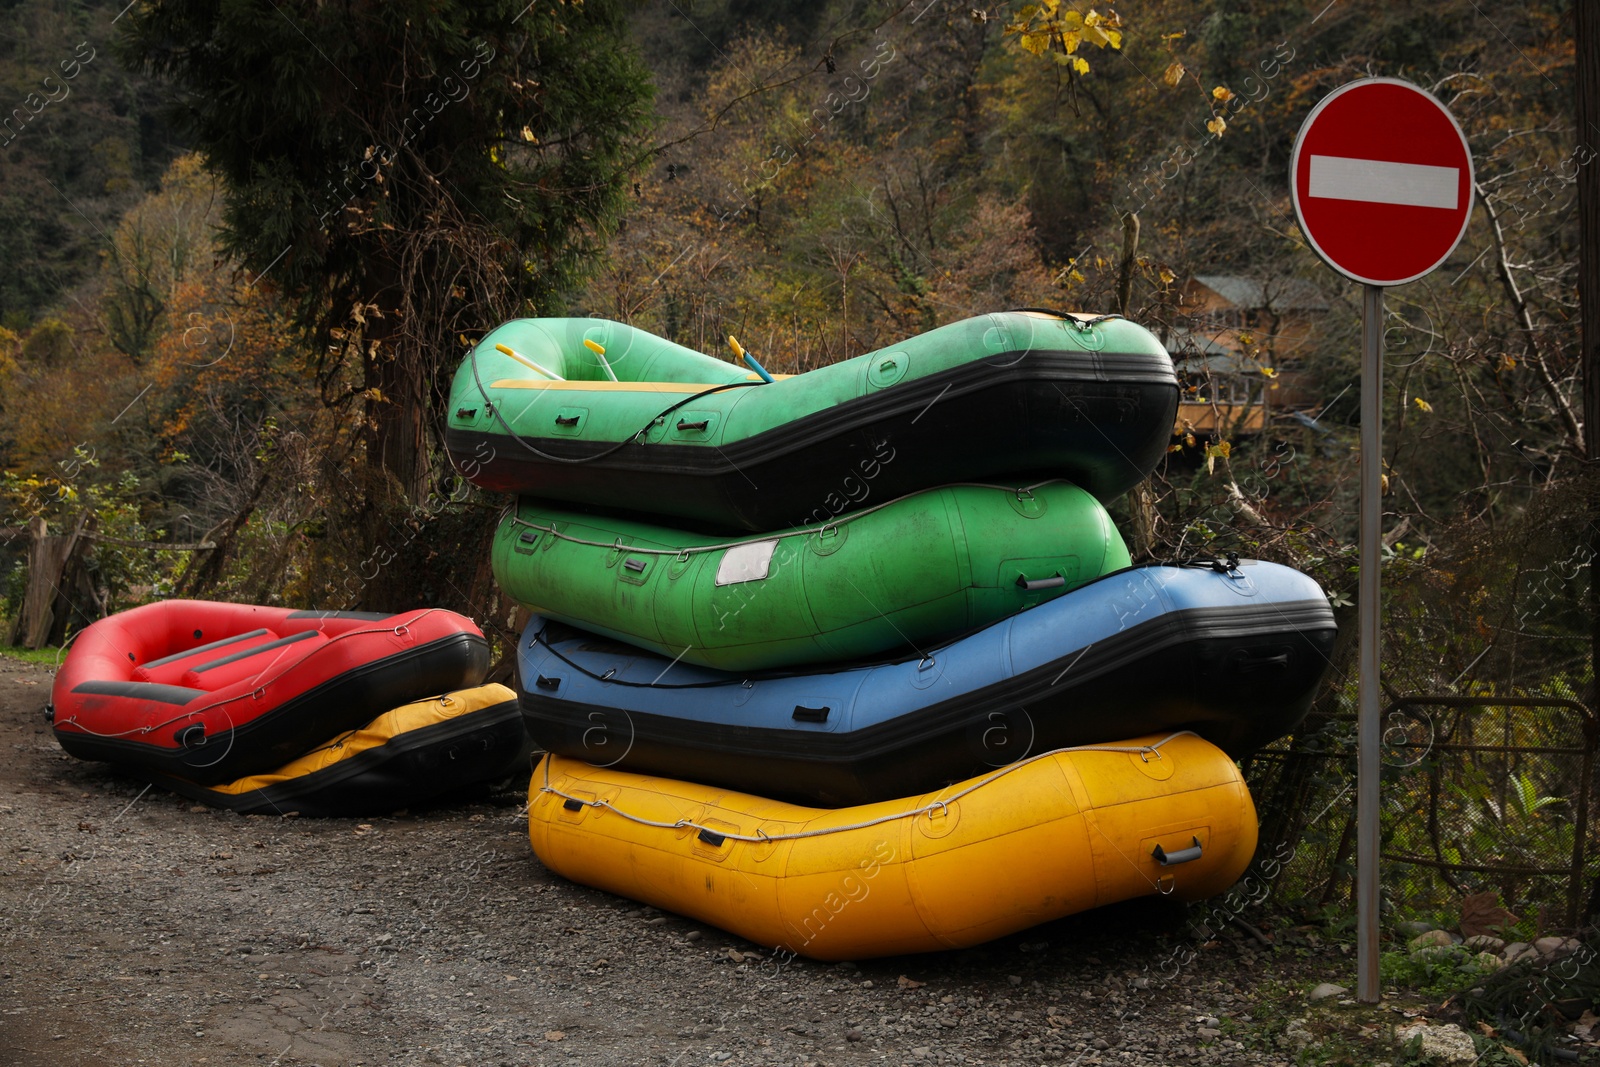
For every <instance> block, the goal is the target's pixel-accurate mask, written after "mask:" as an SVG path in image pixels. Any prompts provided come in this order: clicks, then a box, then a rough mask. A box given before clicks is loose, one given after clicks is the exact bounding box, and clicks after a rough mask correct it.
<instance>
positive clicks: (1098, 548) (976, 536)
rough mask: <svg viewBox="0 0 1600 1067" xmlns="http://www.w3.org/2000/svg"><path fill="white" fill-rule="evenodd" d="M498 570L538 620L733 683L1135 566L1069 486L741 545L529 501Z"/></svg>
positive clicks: (966, 492)
mask: <svg viewBox="0 0 1600 1067" xmlns="http://www.w3.org/2000/svg"><path fill="white" fill-rule="evenodd" d="M492 558H493V565H494V574H495V577H496V578H497V579H498V580H499V582H500V587H501V588H502V589H503V590H505V592H506V593H507V594H508V595H509V596H511V597H512V598H513V599H514V600H517V601H519V602H521V603H522V604H525V605H526V606H528V607H529V608H532V609H533V610H534V611H535V612H537V613H538V614H540V615H544V616H546V617H549V618H554V619H559V620H561V621H563V622H567V623H569V624H571V625H574V626H579V627H582V628H583V629H585V630H590V631H594V632H597V633H601V634H605V635H607V636H609V637H613V638H617V639H619V640H622V641H626V642H628V643H630V644H633V645H639V646H642V647H644V648H647V649H651V650H653V651H655V652H659V653H661V654H662V655H665V656H668V657H671V658H673V659H675V660H677V661H680V662H684V663H692V664H697V665H700V666H705V667H716V668H720V669H722V670H729V671H744V670H760V669H763V668H771V667H790V666H794V665H797V664H803V663H819V662H827V661H837V660H853V659H858V658H860V657H862V656H867V655H871V654H873V653H877V652H884V651H887V650H890V649H907V648H909V649H912V650H915V649H917V648H920V647H925V646H926V645H928V644H931V643H932V642H935V641H938V640H940V639H943V638H946V637H949V636H952V635H955V634H959V633H962V632H964V631H967V630H973V629H977V628H979V627H983V626H987V625H989V624H990V623H993V622H997V621H999V620H1000V619H1004V618H1006V617H1007V616H1010V615H1013V614H1015V613H1016V612H1018V611H1021V610H1023V609H1025V608H1029V607H1032V606H1034V605H1035V604H1039V603H1042V602H1044V601H1046V600H1051V599H1053V598H1055V597H1058V596H1060V595H1061V594H1063V593H1066V592H1068V591H1069V590H1071V589H1074V588H1076V587H1077V586H1079V585H1082V584H1084V583H1085V582H1089V581H1092V580H1094V579H1096V578H1098V577H1100V576H1101V575H1103V574H1107V573H1109V572H1111V571H1115V570H1120V569H1122V568H1124V567H1127V566H1128V565H1129V564H1130V560H1129V558H1128V549H1127V546H1126V545H1125V544H1124V543H1123V541H1122V537H1121V535H1119V534H1118V533H1117V530H1116V528H1115V527H1114V526H1113V525H1112V523H1111V519H1110V517H1109V516H1108V515H1107V514H1106V511H1105V509H1104V508H1103V507H1101V506H1100V503H1099V502H1098V501H1096V500H1095V499H1094V497H1092V496H1090V495H1089V494H1088V493H1086V492H1084V491H1083V490H1082V489H1079V488H1078V487H1077V486H1074V485H1072V484H1070V483H1068V482H1063V481H1052V482H1046V483H1042V484H1039V485H1033V486H1029V487H1026V488H1015V487H1002V486H986V485H952V486H946V487H943V488H940V489H930V490H925V491H923V492H920V493H916V494H914V495H912V496H908V497H903V498H901V499H899V500H894V501H890V502H887V503H884V504H881V505H878V506H875V507H868V508H865V509H863V510H861V511H857V512H854V513H852V514H849V515H845V516H842V517H841V518H839V519H837V520H835V521H831V522H827V523H823V524H820V525H813V526H807V527H802V528H800V529H794V530H789V531H786V532H783V533H774V534H769V535H767V536H763V537H751V538H745V539H741V540H729V539H726V538H721V539H719V538H715V537H706V536H699V535H695V534H690V533H683V532H679V531H676V530H670V529H666V528H663V527H660V526H651V525H646V524H644V523H639V522H631V521H628V520H624V519H608V518H603V517H597V516H591V515H585V514H581V513H579V512H575V511H571V510H565V509H562V508H560V507H559V506H557V505H551V504H547V503H544V502H542V501H537V500H532V499H527V498H524V499H522V500H519V501H518V502H517V504H516V506H515V507H514V508H511V509H508V510H507V512H506V514H505V516H504V517H503V518H502V519H501V522H500V526H499V528H498V530H496V533H495V540H494V548H493V557H492Z"/></svg>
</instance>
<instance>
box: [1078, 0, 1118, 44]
mask: <svg viewBox="0 0 1600 1067" xmlns="http://www.w3.org/2000/svg"><path fill="white" fill-rule="evenodd" d="M1117 25H1118V22H1117V15H1116V12H1112V13H1111V14H1110V15H1102V14H1100V12H1098V11H1096V10H1095V9H1094V8H1090V9H1089V13H1088V14H1087V15H1085V16H1083V26H1084V29H1085V30H1087V31H1088V32H1089V40H1090V41H1091V42H1093V43H1094V44H1095V45H1097V46H1098V47H1100V48H1104V47H1106V46H1107V45H1110V46H1111V47H1112V48H1121V47H1122V34H1120V33H1118V32H1117V31H1116V30H1115V29H1113V28H1112V27H1114V26H1117Z"/></svg>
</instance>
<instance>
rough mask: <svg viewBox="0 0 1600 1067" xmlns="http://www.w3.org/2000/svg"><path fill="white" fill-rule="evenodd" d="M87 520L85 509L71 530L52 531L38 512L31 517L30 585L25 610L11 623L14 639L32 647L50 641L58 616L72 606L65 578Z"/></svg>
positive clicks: (29, 529) (23, 601)
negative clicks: (69, 531) (67, 595)
mask: <svg viewBox="0 0 1600 1067" xmlns="http://www.w3.org/2000/svg"><path fill="white" fill-rule="evenodd" d="M88 522H89V513H88V512H87V511H86V512H84V513H83V514H82V515H79V516H78V521H77V523H76V524H75V525H74V526H73V528H72V532H71V533H68V534H51V533H50V529H49V527H48V526H47V525H46V524H45V521H44V520H43V519H42V518H39V517H38V516H37V515H36V516H34V517H33V519H32V520H30V521H29V523H28V533H29V535H30V538H31V541H32V543H31V544H30V545H29V547H28V586H27V591H26V593H24V594H23V599H22V611H21V612H20V613H19V615H18V617H17V620H16V621H15V622H14V623H13V626H12V631H11V640H12V641H13V642H14V643H16V644H20V645H22V646H23V647H24V648H30V649H39V648H43V647H44V646H45V645H47V644H49V642H50V634H51V631H52V630H54V629H55V628H56V626H55V624H56V621H57V616H58V615H60V614H61V613H63V612H65V611H67V610H69V608H70V601H68V600H67V597H66V594H65V593H64V592H63V589H62V579H63V577H64V576H65V574H66V571H67V567H68V564H69V563H71V562H72V559H73V556H74V555H75V554H76V553H77V552H78V547H79V545H80V544H82V543H83V531H84V527H85V526H86V525H87V524H88Z"/></svg>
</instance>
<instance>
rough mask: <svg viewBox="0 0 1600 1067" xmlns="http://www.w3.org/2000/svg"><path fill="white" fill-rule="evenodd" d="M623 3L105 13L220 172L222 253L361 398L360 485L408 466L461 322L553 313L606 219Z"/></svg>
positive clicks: (638, 113)
mask: <svg viewBox="0 0 1600 1067" xmlns="http://www.w3.org/2000/svg"><path fill="white" fill-rule="evenodd" d="M622 6H623V5H622V4H621V3H620V2H618V0H589V2H586V3H583V4H545V3H534V4H528V3H526V2H525V0H488V2H477V0H474V2H467V0H447V2H443V3H440V2H433V0H430V2H423V0H385V2H379V0H353V2H350V3H343V4H321V3H311V2H307V0H294V2H281V0H280V2H276V3H275V2H272V0H232V2H227V3H222V4H218V3H215V2H208V0H152V2H150V3H146V4H141V5H139V6H138V7H136V8H134V9H132V10H131V11H130V12H129V13H128V16H127V18H126V19H125V20H124V22H123V26H124V28H125V29H124V33H123V36H122V38H121V40H120V42H119V47H120V51H121V54H122V57H123V59H124V60H125V61H126V62H127V63H129V64H130V65H131V66H133V67H135V68H140V69H142V70H145V71H149V72H153V73H155V74H158V75H163V76H165V77H167V78H170V79H171V80H172V81H173V82H174V83H175V84H176V86H177V88H178V89H179V91H180V93H181V97H180V103H179V111H180V116H181V118H182V119H183V121H184V123H185V125H186V126H187V128H188V130H189V131H190V132H191V134H192V136H193V138H194V141H195V144H196V146H197V148H198V149H199V150H200V151H201V153H202V155H203V156H204V158H205V159H206V161H207V164H208V166H210V167H211V168H212V169H213V170H214V171H215V172H216V173H217V174H218V175H219V176H220V177H221V178H222V180H223V182H224V185H225V204H224V208H223V224H224V240H223V247H224V250H225V251H226V252H227V253H229V254H230V255H232V256H233V257H235V258H236V259H237V260H238V261H239V262H240V263H242V264H243V265H244V266H245V267H247V268H248V269H249V271H250V272H252V278H256V279H262V280H264V282H265V284H267V285H269V286H271V287H275V288H276V289H278V290H280V291H281V292H283V293H284V294H285V295H286V296H287V297H289V298H290V299H291V300H292V301H293V302H294V304H295V308H296V312H295V319H296V322H297V324H298V325H299V327H300V328H301V329H302V330H304V331H305V333H306V334H307V335H308V337H309V338H310V339H311V340H312V341H313V342H314V345H315V348H316V351H317V352H318V353H320V354H321V355H320V358H319V361H318V364H317V368H316V369H317V372H318V378H319V385H320V387H321V390H322V394H323V397H324V399H325V401H327V402H328V403H330V404H334V405H359V406H360V408H361V409H362V415H363V420H364V426H365V428H366V433H365V436H366V462H367V465H368V467H369V468H370V469H372V470H373V471H374V472H375V473H377V474H379V475H381V476H380V477H377V478H371V479H368V485H369V488H370V491H371V495H372V496H373V497H374V498H376V500H377V502H379V503H381V502H382V501H383V500H385V499H387V500H388V501H390V502H391V503H392V502H399V501H403V500H404V499H406V498H411V499H416V498H418V497H419V496H421V495H422V494H423V492H424V490H425V487H426V485H427V484H428V481H429V474H430V463H429V449H428V444H429V432H428V431H429V427H430V423H432V422H433V420H435V419H437V418H438V412H437V411H436V410H435V409H436V408H437V406H438V403H439V400H440V395H441V392H440V391H441V387H442V382H443V379H444V377H445V375H446V374H447V373H448V371H449V369H451V368H452V367H453V365H454V364H455V362H456V360H457V358H458V356H459V355H460V353H461V352H462V346H461V335H462V334H464V333H468V332H475V331H479V330H482V329H485V328H487V327H490V326H493V325H495V324H496V323H497V322H498V320H500V319H502V318H505V317H509V316H510V315H512V314H515V313H526V312H527V311H528V310H529V309H530V307H531V308H532V309H533V310H534V311H536V312H548V311H551V310H554V309H555V308H557V307H558V301H559V298H560V296H561V294H562V293H563V292H564V291H566V290H567V289H568V287H569V286H570V285H571V284H572V283H573V282H574V280H575V279H577V278H579V277H580V276H582V274H583V273H584V271H585V268H586V266H587V264H588V261H589V259H590V257H591V256H592V254H593V253H594V252H595V251H596V250H597V249H598V248H599V247H600V246H601V243H602V242H603V240H604V238H605V236H606V234H607V232H608V231H609V229H610V228H611V226H612V224H613V220H614V218H615V215H616V213H617V211H618V210H619V207H620V205H621V203H622V200H623V197H624V195H625V192H626V189H627V181H628V178H629V175H630V172H631V168H632V164H633V160H634V159H635V158H637V154H638V153H637V149H636V146H635V145H634V144H633V139H634V137H635V135H636V134H637V132H638V131H640V130H641V129H642V127H643V125H644V124H645V121H646V118H647V111H648V101H649V96H650V91H649V85H648V82H647V79H646V76H645V74H644V73H643V71H642V69H641V67H640V66H639V65H638V63H637V62H636V61H635V59H634V58H633V56H632V54H631V53H630V52H629V50H628V49H627V48H626V47H625V46H624V45H623V44H622V43H621V40H622V36H623V28H624V27H623V17H622ZM385 486H387V488H385Z"/></svg>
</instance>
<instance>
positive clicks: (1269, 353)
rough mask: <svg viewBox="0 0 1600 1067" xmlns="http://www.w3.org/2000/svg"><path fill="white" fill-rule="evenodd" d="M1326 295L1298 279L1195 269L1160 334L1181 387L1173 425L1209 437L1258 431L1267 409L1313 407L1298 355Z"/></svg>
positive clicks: (1325, 305)
mask: <svg viewBox="0 0 1600 1067" xmlns="http://www.w3.org/2000/svg"><path fill="white" fill-rule="evenodd" d="M1327 311H1328V300H1327V298H1326V297H1325V296H1324V295H1323V294H1322V292H1321V291H1320V290H1319V289H1318V288H1317V287H1316V286H1315V285H1312V284H1311V283H1310V282H1308V281H1305V280H1303V279H1301V278H1293V277H1273V278H1251V277H1246V276H1244V275H1239V274H1196V275H1193V276H1192V277H1190V278H1189V279H1188V280H1187V281H1185V282H1184V283H1183V288H1182V291H1181V295H1180V297H1179V317H1178V324H1177V325H1176V326H1175V327H1174V328H1173V329H1172V330H1171V331H1170V332H1169V334H1168V335H1167V337H1166V338H1164V340H1165V341H1166V344H1167V349H1168V351H1170V352H1171V353H1172V359H1173V362H1174V363H1175V364H1176V366H1177V370H1178V377H1179V380H1180V381H1181V382H1182V383H1183V386H1184V390H1183V396H1182V399H1181V402H1180V404H1179V407H1178V423H1177V426H1176V427H1175V430H1174V432H1175V433H1176V434H1177V435H1178V436H1179V437H1180V438H1183V437H1187V436H1188V435H1190V434H1193V435H1195V436H1196V437H1203V438H1205V439H1208V440H1217V439H1231V438H1234V437H1239V436H1246V435H1251V434H1258V433H1261V432H1262V431H1263V430H1264V429H1265V428H1266V426H1267V420H1268V418H1269V416H1270V413H1271V412H1272V411H1274V410H1278V411H1284V410H1291V411H1292V410H1299V409H1301V408H1305V407H1310V406H1314V405H1315V404H1316V402H1317V400H1316V398H1315V397H1312V396H1308V395H1305V394H1304V393H1303V391H1302V390H1301V388H1300V387H1299V377H1300V376H1299V368H1298V362H1299V355H1300V353H1301V351H1302V350H1303V349H1305V348H1306V346H1307V344H1308V343H1309V341H1310V339H1311V336H1312V334H1313V332H1314V331H1315V329H1316V326H1317V323H1318V322H1319V320H1320V319H1321V318H1322V317H1323V316H1324V315H1326V314H1327Z"/></svg>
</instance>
